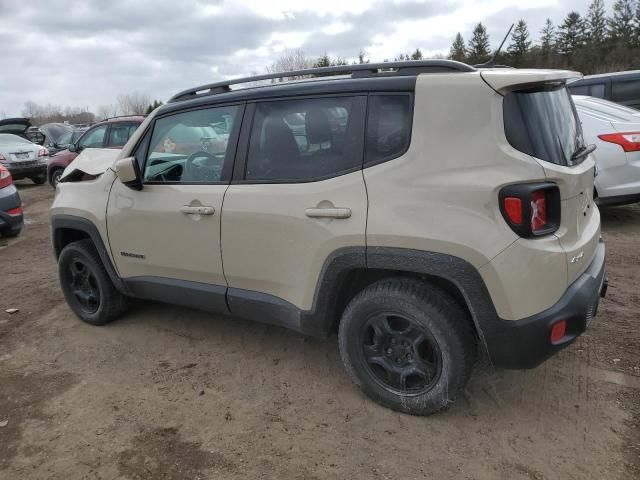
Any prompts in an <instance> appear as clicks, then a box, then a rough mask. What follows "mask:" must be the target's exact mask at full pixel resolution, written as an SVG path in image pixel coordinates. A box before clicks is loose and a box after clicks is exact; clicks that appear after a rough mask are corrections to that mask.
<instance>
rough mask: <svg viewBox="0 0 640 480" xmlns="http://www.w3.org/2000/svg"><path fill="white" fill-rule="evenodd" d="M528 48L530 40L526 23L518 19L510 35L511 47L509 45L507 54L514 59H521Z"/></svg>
mask: <svg viewBox="0 0 640 480" xmlns="http://www.w3.org/2000/svg"><path fill="white" fill-rule="evenodd" d="M530 47H531V40H530V38H529V29H528V28H527V23H526V22H525V21H524V20H522V19H520V20H518V23H517V24H516V28H514V29H513V33H512V34H511V45H509V48H508V49H507V52H508V53H509V54H510V55H513V56H514V57H518V58H522V57H524V56H525V55H526V54H527V53H528V52H529V48H530Z"/></svg>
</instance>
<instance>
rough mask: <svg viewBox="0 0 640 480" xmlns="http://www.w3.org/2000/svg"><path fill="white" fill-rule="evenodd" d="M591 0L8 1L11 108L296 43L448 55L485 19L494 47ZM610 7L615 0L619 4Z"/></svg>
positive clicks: (384, 54) (1, 21)
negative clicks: (517, 29)
mask: <svg viewBox="0 0 640 480" xmlns="http://www.w3.org/2000/svg"><path fill="white" fill-rule="evenodd" d="M588 3H589V0H519V1H513V0H436V1H432V0H268V1H264V0H263V1H258V0H245V1H237V0H190V1H186V0H80V1H77V0H29V1H21V0H0V116H3V115H5V116H15V115H19V114H20V113H21V111H22V108H23V105H24V102H25V101H28V100H31V101H34V102H37V103H40V104H46V103H51V104H54V105H63V106H64V105H71V106H79V107H88V108H89V109H92V110H94V111H95V109H96V108H97V107H98V106H100V105H105V104H110V103H113V102H114V101H115V98H116V97H117V95H118V94H120V93H127V92H132V91H139V92H144V93H147V94H149V95H150V96H151V97H152V98H157V99H160V100H163V101H164V100H166V99H167V98H169V97H170V96H171V95H172V94H173V93H176V92H177V91H179V90H183V89H184V88H188V87H191V86H195V85H200V84H203V83H208V82H212V81H216V80H220V79H224V78H229V77H234V76H241V75H246V74H249V73H251V72H260V73H263V72H264V70H265V66H266V65H269V64H270V63H271V62H272V61H273V60H274V59H275V58H277V57H278V55H281V54H282V52H283V51H286V50H287V49H294V48H302V49H303V50H304V51H305V53H307V54H308V55H309V56H319V55H322V54H324V53H325V52H326V53H328V54H329V55H331V56H341V57H344V58H347V59H353V58H355V57H356V56H357V53H358V51H359V50H360V49H363V50H364V51H366V53H367V55H368V56H369V57H370V58H371V60H372V61H381V60H383V59H385V58H393V57H394V56H396V55H398V54H399V53H401V52H409V51H411V50H413V49H415V48H416V47H420V48H421V49H422V50H423V52H425V54H427V55H433V54H437V53H446V52H447V51H448V49H449V46H450V44H451V41H452V40H453V37H454V36H455V34H456V32H458V31H460V32H462V34H463V36H464V37H465V40H468V38H469V37H470V31H471V29H472V28H473V25H474V24H475V23H476V22H478V21H482V22H484V23H485V24H486V25H487V26H488V29H489V34H490V35H491V40H492V43H493V44H494V46H497V44H498V43H499V42H500V40H501V38H502V36H503V35H504V34H505V33H506V29H507V28H508V26H509V25H510V24H511V23H512V22H515V21H516V20H517V19H518V18H524V19H525V20H527V22H528V24H529V29H530V31H531V32H532V34H533V35H534V36H535V37H537V32H539V30H540V28H541V27H542V24H543V23H544V20H545V18H546V17H551V19H552V20H554V23H559V22H560V21H561V19H562V18H563V17H564V16H565V15H566V14H567V13H568V12H569V11H571V10H578V11H580V12H581V13H585V12H586V10H587V6H588ZM606 3H607V6H610V3H611V0H609V1H607V2H606Z"/></svg>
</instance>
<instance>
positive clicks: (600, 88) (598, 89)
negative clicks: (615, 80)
mask: <svg viewBox="0 0 640 480" xmlns="http://www.w3.org/2000/svg"><path fill="white" fill-rule="evenodd" d="M589 93H590V94H591V96H592V97H597V98H604V83H596V84H595V85H591V87H590V88H589Z"/></svg>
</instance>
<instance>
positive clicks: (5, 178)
mask: <svg viewBox="0 0 640 480" xmlns="http://www.w3.org/2000/svg"><path fill="white" fill-rule="evenodd" d="M12 183H13V178H11V174H10V173H9V170H7V169H6V168H4V167H3V166H2V165H0V188H4V187H8V186H9V185H11V184H12Z"/></svg>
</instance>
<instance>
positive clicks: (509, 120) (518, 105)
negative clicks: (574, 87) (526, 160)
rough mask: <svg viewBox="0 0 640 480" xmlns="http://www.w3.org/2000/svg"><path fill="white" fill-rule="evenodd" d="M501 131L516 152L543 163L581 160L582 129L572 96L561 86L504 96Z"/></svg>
mask: <svg viewBox="0 0 640 480" xmlns="http://www.w3.org/2000/svg"><path fill="white" fill-rule="evenodd" d="M503 108H504V129H505V134H506V137H507V140H508V141H509V143H510V144H511V146H512V147H514V148H515V149H517V150H519V151H521V152H523V153H526V154H529V155H531V156H533V157H536V158H538V159H540V160H544V161H546V162H551V163H555V164H558V165H575V164H576V163H579V162H580V161H582V160H584V158H579V157H578V155H575V154H576V152H578V151H580V150H582V149H584V140H583V138H582V128H581V126H580V122H579V121H578V116H577V114H576V110H575V107H574V105H573V101H572V100H571V95H570V94H569V92H568V91H567V89H566V88H565V87H564V86H562V87H558V86H556V87H542V88H536V89H530V90H521V91H516V92H511V93H508V94H507V95H506V96H505V97H504V107H503Z"/></svg>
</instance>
